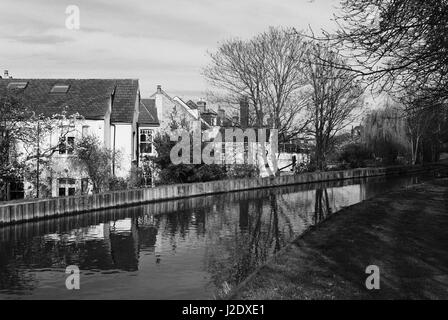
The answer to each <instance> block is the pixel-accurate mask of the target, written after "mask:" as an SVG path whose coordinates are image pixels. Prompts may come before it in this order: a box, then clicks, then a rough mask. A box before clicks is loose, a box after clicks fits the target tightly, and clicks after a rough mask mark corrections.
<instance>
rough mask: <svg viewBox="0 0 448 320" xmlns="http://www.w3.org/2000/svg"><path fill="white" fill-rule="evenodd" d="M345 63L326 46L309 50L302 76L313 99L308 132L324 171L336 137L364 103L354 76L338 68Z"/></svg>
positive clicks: (317, 161)
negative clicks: (304, 77) (304, 75)
mask: <svg viewBox="0 0 448 320" xmlns="http://www.w3.org/2000/svg"><path fill="white" fill-rule="evenodd" d="M343 64H344V61H343V59H342V58H341V57H340V55H339V54H338V53H337V52H333V51H331V50H329V48H328V47H326V46H325V45H321V44H319V43H316V44H313V46H312V47H311V48H310V49H309V50H308V56H307V59H306V68H305V73H306V76H307V80H308V82H309V84H310V94H311V96H312V98H311V102H310V103H309V108H308V109H309V116H310V118H311V125H310V131H311V134H312V135H313V136H314V138H315V143H316V150H315V159H314V160H315V163H316V165H317V168H318V169H320V170H323V169H324V168H325V164H326V156H327V153H328V151H329V150H330V148H331V146H332V143H333V141H334V137H335V135H336V134H337V133H338V132H339V131H341V130H342V129H344V128H345V127H346V126H347V125H348V124H349V123H350V121H351V120H352V119H353V116H354V111H355V109H356V108H357V107H361V104H362V103H363V98H362V96H363V90H362V88H361V86H360V84H359V82H358V81H357V80H355V78H354V76H353V73H352V72H350V71H348V70H344V69H341V68H339V67H338V66H340V65H343Z"/></svg>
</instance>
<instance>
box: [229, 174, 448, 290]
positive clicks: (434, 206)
mask: <svg viewBox="0 0 448 320" xmlns="http://www.w3.org/2000/svg"><path fill="white" fill-rule="evenodd" d="M368 265H377V266H378V267H379V269H380V289H379V290H367V289H366V286H365V281H366V278H367V277H368V274H366V273H365V270H366V267H367V266H368ZM233 298H237V299H448V179H443V180H442V179H441V180H436V181H432V182H429V183H424V184H421V185H417V186H414V187H411V188H409V189H403V190H400V191H396V192H393V193H389V194H385V195H382V196H379V197H377V198H374V199H371V200H367V201H364V202H362V203H360V204H357V205H354V206H352V207H349V208H346V209H343V210H341V211H340V212H339V213H337V214H335V215H334V216H332V217H331V218H330V219H328V220H326V221H325V222H323V223H322V224H320V225H319V226H318V227H317V228H315V230H313V231H311V232H308V233H306V234H305V235H304V236H303V237H302V238H299V239H297V240H296V241H295V242H294V243H293V244H291V245H290V246H288V247H287V248H286V250H285V251H283V252H282V253H281V254H280V255H279V256H277V257H275V258H274V259H273V260H272V261H270V262H269V263H268V264H267V265H265V266H263V267H262V268H261V269H260V270H259V272H258V273H257V274H256V275H255V276H254V277H252V278H251V279H250V280H249V281H248V282H247V283H245V284H243V286H242V287H241V288H239V290H238V291H237V293H236V294H235V295H234V296H233Z"/></svg>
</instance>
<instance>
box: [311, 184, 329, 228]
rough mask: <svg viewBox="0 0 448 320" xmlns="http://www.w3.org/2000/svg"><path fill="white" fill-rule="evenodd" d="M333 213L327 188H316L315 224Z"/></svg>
mask: <svg viewBox="0 0 448 320" xmlns="http://www.w3.org/2000/svg"><path fill="white" fill-rule="evenodd" d="M331 214H332V208H331V206H330V200H329V198H328V191H327V188H318V189H316V196H315V200H314V224H315V225H317V224H318V223H320V222H322V221H323V220H325V218H326V217H328V216H329V215H331Z"/></svg>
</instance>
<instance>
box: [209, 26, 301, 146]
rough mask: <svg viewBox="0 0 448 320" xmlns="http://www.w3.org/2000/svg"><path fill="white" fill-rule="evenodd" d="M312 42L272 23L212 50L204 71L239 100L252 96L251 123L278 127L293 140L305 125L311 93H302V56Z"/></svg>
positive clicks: (211, 80)
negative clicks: (302, 112)
mask: <svg viewBox="0 0 448 320" xmlns="http://www.w3.org/2000/svg"><path fill="white" fill-rule="evenodd" d="M306 47H307V44H306V42H305V41H304V40H303V39H302V37H301V36H299V35H298V34H296V33H294V32H293V31H292V30H289V29H276V28H270V29H269V30H268V31H267V32H264V33H262V34H259V35H258V36H256V37H254V38H252V39H250V40H247V41H244V40H240V39H232V40H228V41H226V42H224V43H222V44H221V45H220V46H219V48H218V50H217V51H216V52H215V53H212V54H210V58H211V64H210V65H209V66H208V67H207V68H205V70H204V75H205V77H206V78H207V79H208V80H209V81H210V83H211V84H212V85H214V86H215V87H217V88H219V89H224V90H225V92H226V93H227V94H228V95H230V97H231V98H233V99H234V100H235V101H239V100H240V99H241V98H242V97H243V96H247V97H248V98H249V101H250V105H251V113H252V117H251V119H252V122H253V124H254V125H257V126H269V127H271V128H275V129H278V130H279V138H280V140H283V141H285V140H288V139H290V138H291V137H293V136H295V135H297V134H298V133H300V132H302V131H303V130H304V128H306V124H307V122H306V121H303V120H304V119H303V118H301V117H300V116H299V115H300V113H301V111H302V110H304V108H305V105H306V103H305V102H306V99H307V97H306V96H305V95H304V94H303V92H302V88H303V87H304V86H305V84H306V82H305V78H304V76H303V71H302V69H303V57H304V54H305V52H306Z"/></svg>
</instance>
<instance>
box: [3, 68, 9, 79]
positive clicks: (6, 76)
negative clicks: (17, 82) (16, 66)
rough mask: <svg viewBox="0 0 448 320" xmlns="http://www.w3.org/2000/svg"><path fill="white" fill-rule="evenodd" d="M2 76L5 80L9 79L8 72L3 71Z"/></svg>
mask: <svg viewBox="0 0 448 320" xmlns="http://www.w3.org/2000/svg"><path fill="white" fill-rule="evenodd" d="M3 75H4V77H5V78H6V79H8V78H9V72H8V70H5V71H4V72H3Z"/></svg>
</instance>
